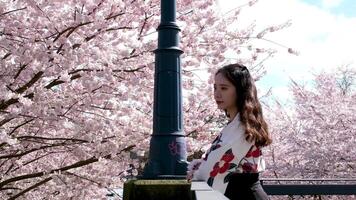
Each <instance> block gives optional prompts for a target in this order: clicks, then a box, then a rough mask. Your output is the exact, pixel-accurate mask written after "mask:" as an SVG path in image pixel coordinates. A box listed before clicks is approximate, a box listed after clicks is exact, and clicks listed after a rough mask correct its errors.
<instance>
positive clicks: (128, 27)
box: [0, 0, 293, 199]
mask: <svg viewBox="0 0 356 200" xmlns="http://www.w3.org/2000/svg"><path fill="white" fill-rule="evenodd" d="M254 3H255V1H251V2H248V3H246V5H241V6H240V7H238V8H236V9H234V10H232V11H231V12H229V13H227V14H222V13H219V12H218V10H217V8H216V5H215V2H214V1H213V0H194V1H192V0H179V1H178V16H177V17H178V18H177V19H178V23H179V26H180V28H181V29H182V31H181V35H180V38H181V42H180V45H181V48H182V50H183V51H184V52H185V53H184V54H183V55H182V67H183V74H182V75H183V89H184V99H185V101H184V124H185V132H186V133H187V136H188V137H187V140H188V147H189V149H188V150H189V151H190V152H196V151H199V149H200V148H201V146H203V144H207V143H208V142H209V141H211V140H210V139H211V137H213V135H214V134H211V133H214V129H215V128H216V124H218V123H219V120H220V118H219V112H218V111H217V110H216V108H215V107H214V106H213V102H212V96H211V87H210V85H208V84H209V82H206V81H204V80H200V79H199V73H198V72H199V70H200V69H201V68H205V69H208V70H207V71H208V72H209V73H211V72H213V71H214V70H215V69H216V68H217V67H219V66H222V65H223V64H225V63H227V62H231V61H230V60H225V59H224V55H225V53H226V52H227V51H232V52H236V53H238V54H239V55H241V56H239V59H237V60H234V61H235V62H236V61H239V62H242V63H244V64H246V65H247V66H249V68H250V70H251V71H252V72H253V73H254V76H255V77H256V79H258V78H259V77H261V76H263V74H264V72H265V70H266V69H265V68H264V66H263V64H262V61H263V60H264V59H266V58H268V57H270V56H271V55H273V54H274V53H275V51H274V50H273V49H269V48H261V47H257V46H254V43H253V41H254V40H263V39H264V38H265V37H266V34H267V35H268V33H269V32H273V31H276V30H279V29H281V28H284V27H285V26H286V24H282V25H275V26H271V27H268V28H266V29H264V30H261V31H259V30H255V25H254V24H251V25H250V26H247V27H238V28H236V26H232V24H233V23H236V20H237V17H238V16H239V15H240V12H242V11H245V10H248V7H249V6H252V5H253V4H254ZM159 9H160V1H158V0H144V1H137V0H132V1H123V0H90V1H89V0H60V1H59V0H51V1H46V0H36V1H35V0H25V1H13V0H1V1H0V22H1V23H0V62H1V63H0V66H1V67H0V94H1V95H0V152H1V153H0V197H1V198H4V199H15V198H18V197H22V198H25V199H95V198H102V197H103V196H104V195H105V194H106V193H107V190H108V189H110V188H114V187H120V186H122V183H123V181H124V180H125V178H127V177H129V176H134V175H136V174H137V169H140V168H142V161H143V160H144V159H145V152H146V151H147V150H148V145H149V139H150V134H151V130H152V129H151V126H152V103H153V95H152V93H153V75H154V56H153V53H152V52H153V50H154V49H155V48H156V40H157V32H156V30H155V29H156V28H157V26H158V24H159V19H160V17H159ZM288 51H289V52H290V53H293V51H292V50H291V49H288ZM210 81H211V79H210Z"/></svg>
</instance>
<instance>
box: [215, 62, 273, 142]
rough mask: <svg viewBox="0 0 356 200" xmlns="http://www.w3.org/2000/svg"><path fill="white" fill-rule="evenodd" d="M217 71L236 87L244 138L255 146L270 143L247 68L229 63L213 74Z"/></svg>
mask: <svg viewBox="0 0 356 200" xmlns="http://www.w3.org/2000/svg"><path fill="white" fill-rule="evenodd" d="M218 73H221V74H222V75H223V76H224V77H225V78H227V79H228V80H229V81H230V82H231V83H232V84H233V85H234V86H235V88H236V94H237V100H236V106H237V110H238V112H239V114H240V120H241V123H242V124H243V125H244V127H245V134H246V140H247V141H249V142H252V141H254V142H255V144H256V145H257V146H267V145H269V144H271V143H272V139H271V137H270V134H269V132H268V125H267V123H266V121H265V120H264V118H263V113H262V107H261V104H260V102H259V100H258V97H257V90H256V86H255V83H254V80H253V78H252V76H251V74H250V72H249V70H248V69H247V68H246V67H245V66H243V65H240V64H230V65H226V66H224V67H222V68H220V69H218V71H217V72H216V74H215V75H217V74H218Z"/></svg>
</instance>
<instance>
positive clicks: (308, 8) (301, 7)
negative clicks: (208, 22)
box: [219, 0, 356, 98]
mask: <svg viewBox="0 0 356 200" xmlns="http://www.w3.org/2000/svg"><path fill="white" fill-rule="evenodd" d="M232 2H238V3H240V4H241V1H230V0H220V3H219V5H220V7H221V9H222V10H225V11H226V10H229V9H231V8H232V7H234V6H233V5H231V4H232ZM246 2H247V1H246ZM340 3H341V0H324V1H323V6H328V7H331V6H337V5H339V4H340ZM235 6H238V4H237V3H236V5H235ZM289 19H290V20H291V21H292V26H291V27H289V28H287V29H284V30H281V31H278V32H274V33H271V34H268V35H266V38H268V39H270V40H272V41H275V42H278V43H281V44H283V45H285V46H288V47H292V48H295V49H297V50H298V51H299V52H300V55H299V56H293V55H290V54H288V53H287V50H286V49H285V48H282V47H278V46H274V45H273V44H270V43H267V42H265V43H264V44H265V45H268V46H270V47H275V48H276V49H277V50H280V53H278V54H277V55H276V56H275V57H273V58H271V59H269V60H267V61H266V62H265V66H266V68H267V69H268V74H267V76H266V77H264V78H263V79H262V80H261V84H260V85H263V88H265V89H268V88H269V87H270V86H273V87H281V88H276V90H275V92H280V93H281V94H280V95H278V96H280V97H281V98H283V96H286V95H284V94H285V86H287V84H288V81H286V80H288V79H287V78H286V77H291V78H293V79H294V80H296V81H304V82H307V81H308V80H310V79H311V77H312V75H311V73H313V72H318V71H321V70H325V71H331V70H333V69H334V68H336V67H338V66H340V65H345V64H351V66H353V67H356V56H355V53H354V52H355V50H354V49H355V46H356V37H355V35H356V26H355V24H356V17H353V18H352V17H345V16H344V15H337V14H333V13H331V12H330V11H329V10H328V9H324V8H323V7H317V6H313V5H309V4H306V3H303V2H302V1H301V0H260V1H259V2H258V3H257V4H255V5H254V6H252V7H251V8H245V9H244V10H243V11H242V12H241V16H240V18H239V22H240V24H241V23H244V24H249V23H251V22H252V21H253V20H256V23H257V26H256V29H257V30H258V29H263V28H264V27H267V26H270V25H274V24H281V23H283V22H285V21H287V20H289ZM260 44H263V43H260ZM276 76H280V78H278V77H276ZM273 81H280V82H279V83H273ZM282 93H283V94H282Z"/></svg>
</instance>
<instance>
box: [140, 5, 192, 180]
mask: <svg viewBox="0 0 356 200" xmlns="http://www.w3.org/2000/svg"><path fill="white" fill-rule="evenodd" d="M157 30H158V48H157V49H156V50H155V51H154V53H155V82H154V110H153V134H152V138H151V141H150V153H149V160H148V162H147V164H146V166H145V169H144V173H143V178H144V179H172V178H173V179H181V178H182V179H183V178H185V175H186V170H187V162H186V158H187V152H186V143H185V135H184V132H183V114H182V87H181V66H180V64H181V63H180V55H181V54H182V53H183V51H182V50H181V49H180V48H179V47H178V44H179V31H180V29H179V27H178V26H177V24H176V0H161V23H160V25H159V26H158V29H157Z"/></svg>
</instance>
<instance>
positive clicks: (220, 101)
mask: <svg viewBox="0 0 356 200" xmlns="http://www.w3.org/2000/svg"><path fill="white" fill-rule="evenodd" d="M214 99H215V102H216V104H217V105H218V108H219V109H222V110H225V109H226V110H230V109H233V108H236V99H237V94H236V88H235V86H234V85H233V84H232V83H231V82H230V81H229V80H228V79H227V78H225V76H224V75H223V74H222V73H218V74H216V75H215V83H214Z"/></svg>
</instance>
